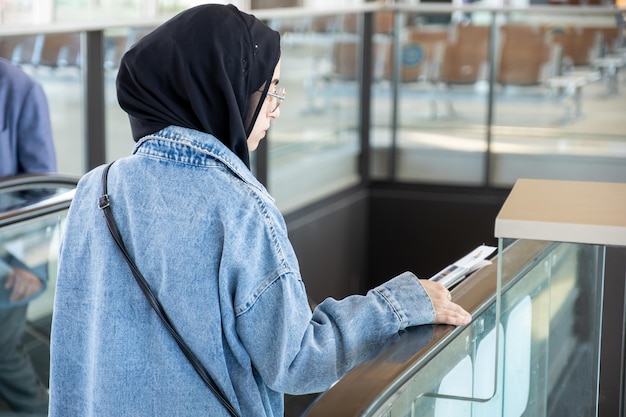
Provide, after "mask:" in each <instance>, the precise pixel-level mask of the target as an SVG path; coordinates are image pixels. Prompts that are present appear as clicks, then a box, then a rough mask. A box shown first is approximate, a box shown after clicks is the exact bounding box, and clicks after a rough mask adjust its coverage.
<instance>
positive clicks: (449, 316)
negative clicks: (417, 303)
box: [420, 279, 472, 326]
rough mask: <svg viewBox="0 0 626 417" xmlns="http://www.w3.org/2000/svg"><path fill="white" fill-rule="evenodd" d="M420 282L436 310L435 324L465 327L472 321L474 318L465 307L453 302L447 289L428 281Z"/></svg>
mask: <svg viewBox="0 0 626 417" xmlns="http://www.w3.org/2000/svg"><path fill="white" fill-rule="evenodd" d="M420 282H421V283H422V286H423V287H424V290H426V293H427V294H428V296H429V297H430V301H431V302H432V303H433V308H434V309H435V320H434V321H433V323H436V324H452V325H455V326H463V325H466V324H469V323H470V322H471V321H472V316H471V315H470V314H469V313H468V312H467V311H465V310H464V309H463V307H461V306H460V305H458V304H456V303H453V302H452V296H451V295H450V291H448V289H447V288H446V287H444V286H443V285H442V284H440V283H438V282H434V281H430V280H427V279H420Z"/></svg>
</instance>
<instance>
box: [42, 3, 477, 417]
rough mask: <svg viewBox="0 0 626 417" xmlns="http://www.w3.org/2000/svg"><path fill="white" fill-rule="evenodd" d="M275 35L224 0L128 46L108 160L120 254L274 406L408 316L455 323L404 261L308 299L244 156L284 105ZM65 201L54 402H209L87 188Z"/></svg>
mask: <svg viewBox="0 0 626 417" xmlns="http://www.w3.org/2000/svg"><path fill="white" fill-rule="evenodd" d="M279 79H280V39H279V35H278V33H276V32H275V31H273V30H271V29H269V28H268V27H267V26H265V25H264V24H263V23H261V22H260V21H259V20H257V19H256V18H254V17H253V16H251V15H248V14H246V13H242V12H240V11H239V10H237V9H236V8H235V7H233V6H222V5H203V6H198V7H195V8H192V9H189V10H187V11H185V12H182V13H181V14H179V15H178V16H176V17H174V18H173V19H171V20H170V21H168V22H166V23H164V24H163V25H162V26H160V27H159V28H157V29H156V30H155V31H153V32H152V33H151V34H149V35H148V36H146V37H145V38H143V39H142V40H141V41H140V42H138V44H137V45H136V46H135V47H133V48H132V49H131V50H130V51H129V52H128V53H127V54H126V55H125V56H124V58H123V60H122V63H121V67H120V71H119V75H118V80H117V88H118V99H119V103H120V105H121V106H122V108H124V110H125V111H126V112H127V113H128V114H129V117H130V123H131V127H132V132H133V136H134V139H135V140H136V141H137V145H136V147H135V149H134V151H133V155H132V156H130V157H127V158H123V159H120V160H119V161H117V162H115V163H114V164H113V165H112V166H111V169H110V171H109V174H108V180H107V184H108V194H109V197H110V208H111V210H112V213H113V216H114V218H115V220H116V222H117V225H118V227H119V230H120V234H121V236H122V237H123V240H124V243H125V245H126V248H127V249H128V252H129V253H130V256H131V257H132V258H133V259H134V261H135V263H136V264H137V266H138V268H139V270H140V271H141V272H142V273H143V275H144V276H145V277H146V279H147V281H148V283H149V286H150V287H151V288H152V290H153V291H154V293H155V295H156V297H157V298H158V299H159V301H160V303H161V305H162V306H163V308H164V310H165V311H166V312H167V314H168V315H169V317H170V319H171V321H172V323H173V325H174V327H176V329H177V330H178V331H179V333H180V335H181V337H182V338H183V339H184V340H185V341H186V343H187V345H188V346H189V347H190V349H191V350H192V351H193V352H194V353H195V354H196V356H197V357H198V359H199V361H200V362H201V363H202V364H203V365H204V366H205V367H206V368H207V370H208V372H209V373H210V374H211V375H212V377H213V379H214V380H215V382H216V384H217V385H218V388H219V390H220V391H222V392H223V394H224V396H225V397H226V398H227V400H228V402H230V404H231V405H232V407H233V408H234V409H235V410H236V412H237V413H238V414H239V415H241V416H280V415H282V414H283V411H284V410H283V408H284V406H283V393H291V394H301V393H312V392H320V391H323V390H325V389H327V388H328V387H329V386H330V385H331V384H332V383H333V382H335V381H336V380H337V379H339V378H340V377H341V376H343V375H344V374H345V373H346V372H347V371H348V370H350V369H351V368H352V367H354V366H355V365H356V364H358V363H359V361H360V360H362V358H364V357H365V356H366V355H367V354H369V353H371V352H372V351H374V350H375V349H376V348H377V347H379V346H380V345H382V343H384V341H385V340H386V339H388V338H389V337H391V336H393V335H395V334H397V333H398V332H399V331H402V330H403V329H404V328H406V327H408V326H414V325H420V324H425V323H432V322H439V323H449V324H457V325H458V324H466V323H468V322H469V321H470V316H469V314H468V313H467V312H465V311H464V310H463V309H462V308H461V307H460V306H458V305H456V304H454V303H452V302H451V301H450V300H449V297H448V295H449V293H448V291H447V290H445V288H443V287H442V286H441V285H439V284H436V283H432V282H428V281H419V280H418V279H416V277H415V276H414V275H413V274H410V273H405V274H402V275H400V276H398V277H396V278H394V279H392V280H391V281H389V282H387V283H386V284H383V285H381V286H380V287H378V288H376V289H374V290H372V291H370V292H369V293H368V294H367V295H366V296H351V297H348V298H346V299H344V300H341V301H336V300H333V299H327V300H325V301H323V302H322V303H320V304H319V305H318V306H317V307H316V308H315V310H314V311H313V312H312V311H311V309H310V307H309V305H308V302H307V294H306V290H305V288H304V285H303V282H302V279H301V277H300V273H299V269H298V262H297V259H296V256H295V253H294V251H293V249H292V247H291V245H290V243H289V240H288V238H287V231H286V227H285V223H284V220H283V218H282V216H281V214H280V212H279V211H278V209H277V208H276V206H275V205H274V202H273V200H272V198H271V197H270V196H269V195H268V193H267V192H266V190H265V189H264V187H263V186H262V185H261V184H260V183H259V182H258V181H257V180H256V179H255V178H254V177H253V175H252V174H251V172H250V170H249V154H248V153H249V151H252V150H254V149H256V147H257V145H258V143H259V141H260V140H262V139H263V137H264V136H265V133H266V131H267V130H268V129H269V127H270V124H271V122H272V121H274V120H275V119H276V118H278V117H279V115H280V108H279V107H278V105H279V104H280V103H281V101H282V100H283V99H284V98H285V95H284V91H280V90H279V89H278V86H277V85H278V83H279ZM102 171H103V168H102V167H99V168H97V169H95V170H94V171H92V172H90V173H88V174H86V175H85V177H84V178H82V179H81V181H80V184H79V186H78V188H77V191H76V197H75V198H74V201H73V203H72V207H71V208H70V212H69V217H68V221H67V227H66V231H65V236H64V241H63V246H62V250H61V257H60V265H59V276H58V284H57V292H56V300H55V309H54V318H53V329H52V346H51V377H50V378H51V383H50V390H51V392H50V394H51V406H50V416H51V417H56V416H63V417H71V416H80V417H86V416H111V415H123V416H155V415H163V416H193V417H196V416H201V415H202V416H222V415H228V413H227V411H226V409H225V407H224V406H223V405H222V404H221V403H220V402H219V400H218V399H217V397H216V396H215V395H214V394H213V393H211V392H210V391H209V390H208V389H207V387H206V386H205V385H204V384H203V382H202V380H201V379H200V378H199V377H198V375H197V374H196V373H195V371H194V369H193V368H192V366H191V365H190V364H189V362H188V361H187V359H186V358H185V356H184V355H183V354H182V353H181V351H180V349H179V347H178V346H177V344H176V343H175V342H174V340H173V338H172V336H171V335H170V334H169V333H168V331H167V330H166V329H165V327H164V326H163V324H162V323H161V322H160V320H159V318H158V317H157V315H156V314H155V312H154V311H153V310H152V309H151V307H150V305H149V304H148V302H147V301H146V298H145V297H144V294H142V292H141V290H140V289H139V286H138V285H137V283H136V282H135V280H134V279H133V276H132V274H131V272H130V269H129V267H128V265H127V264H126V262H125V261H124V258H123V257H122V255H121V253H120V251H119V249H118V248H117V247H116V246H115V244H114V242H113V240H112V238H111V236H110V234H109V231H108V230H107V226H106V223H105V220H104V219H103V216H102V213H100V209H99V208H98V199H99V197H100V196H101V194H102V181H103V180H102Z"/></svg>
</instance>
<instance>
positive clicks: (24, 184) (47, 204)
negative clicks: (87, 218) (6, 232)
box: [0, 174, 78, 227]
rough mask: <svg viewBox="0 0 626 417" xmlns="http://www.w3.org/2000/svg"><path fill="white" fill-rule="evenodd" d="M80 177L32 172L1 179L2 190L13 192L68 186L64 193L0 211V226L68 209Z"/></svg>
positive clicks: (0, 188)
mask: <svg viewBox="0 0 626 417" xmlns="http://www.w3.org/2000/svg"><path fill="white" fill-rule="evenodd" d="M77 184H78V178H77V177H72V176H66V175H58V174H30V175H21V176H15V177H9V178H4V179H1V180H0V192H11V191H18V190H23V189H29V188H47V187H55V186H57V187H66V188H67V189H68V190H67V191H66V192H63V193H60V194H59V193H56V194H54V195H51V196H49V197H47V198H45V199H43V200H38V201H35V202H33V203H32V204H28V205H26V206H23V207H19V208H16V209H14V210H7V211H4V212H0V227H4V226H8V225H11V224H15V223H19V222H22V221H25V220H29V219H32V218H35V217H39V216H43V215H46V214H50V213H55V212H58V211H63V210H67V209H68V208H69V206H70V203H71V202H72V198H73V197H74V191H75V189H76V185H77Z"/></svg>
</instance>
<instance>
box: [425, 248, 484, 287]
mask: <svg viewBox="0 0 626 417" xmlns="http://www.w3.org/2000/svg"><path fill="white" fill-rule="evenodd" d="M495 250H496V247H495V246H487V245H480V246H479V247H477V248H476V249H474V250H473V251H471V252H470V253H468V254H467V255H465V256H464V257H462V258H461V259H459V260H458V261H456V262H455V263H453V264H452V265H448V266H447V267H445V268H444V269H442V270H441V271H439V272H438V273H437V274H435V275H433V276H432V277H431V278H430V280H431V281H436V282H440V283H442V284H443V285H445V286H446V288H450V287H452V286H453V285H456V284H458V283H459V282H460V281H461V280H463V279H464V278H465V277H467V276H468V275H469V274H471V273H472V272H475V271H477V270H479V269H480V268H482V267H483V266H486V265H490V264H491V261H489V260H488V259H487V257H488V256H489V255H491V254H492V253H493V252H494V251H495Z"/></svg>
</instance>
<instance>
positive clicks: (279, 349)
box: [237, 272, 434, 394]
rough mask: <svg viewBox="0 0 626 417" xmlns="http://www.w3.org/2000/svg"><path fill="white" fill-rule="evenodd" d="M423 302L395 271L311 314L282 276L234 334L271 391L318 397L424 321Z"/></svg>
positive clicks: (292, 281)
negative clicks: (363, 291)
mask: <svg viewBox="0 0 626 417" xmlns="http://www.w3.org/2000/svg"><path fill="white" fill-rule="evenodd" d="M433 320H434V310H433V307H432V303H431V301H430V298H429V297H428V295H427V294H426V292H425V290H424V288H423V287H422V285H421V284H420V282H419V281H418V279H417V278H416V277H415V275H413V274H412V273H408V272H406V273H403V274H401V275H399V276H397V277H395V278H393V279H391V280H390V281H388V282H386V283H384V284H382V285H380V286H379V287H376V288H374V289H372V290H370V291H369V292H368V293H367V294H366V295H352V296H349V297H347V298H345V299H342V300H335V299H333V298H328V299H326V300H324V301H323V302H321V303H320V304H319V305H318V306H317V307H316V308H315V310H313V311H312V312H311V309H310V307H309V305H308V302H307V296H306V291H305V289H304V285H303V283H302V281H301V280H300V278H299V276H298V275H297V274H296V273H292V272H289V273H285V274H282V275H281V276H280V277H279V278H278V279H276V280H275V281H274V282H273V283H272V285H270V286H268V287H267V288H266V290H265V292H264V293H263V294H262V295H261V296H260V297H259V298H258V299H257V301H256V302H255V304H254V305H253V306H252V307H251V308H250V309H248V310H247V311H246V312H245V313H244V314H241V315H240V316H239V317H238V318H237V332H238V334H239V337H240V338H241V340H242V341H243V343H244V345H245V347H246V350H247V351H248V354H249V355H250V358H251V360H252V362H253V365H254V367H255V368H256V369H257V371H258V372H259V373H260V375H261V377H262V379H263V381H264V382H265V383H266V384H267V385H268V386H269V387H270V388H271V389H273V390H276V391H279V392H285V393H289V394H305V393H313V392H321V391H324V390H326V389H328V388H329V387H330V386H331V385H332V384H333V383H334V382H336V381H337V380H338V379H339V378H341V377H342V376H343V375H345V374H346V373H347V372H348V371H349V370H350V369H352V368H353V367H354V366H356V365H358V364H359V363H360V362H361V361H362V360H364V359H365V358H366V357H367V356H368V355H370V354H372V353H373V352H375V351H376V350H378V349H380V347H382V345H383V344H384V343H385V342H386V341H387V340H388V339H389V338H390V337H392V336H394V335H396V334H397V333H398V332H400V331H402V330H403V329H405V328H407V327H409V326H416V325H420V324H427V323H431V322H432V321H433Z"/></svg>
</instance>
